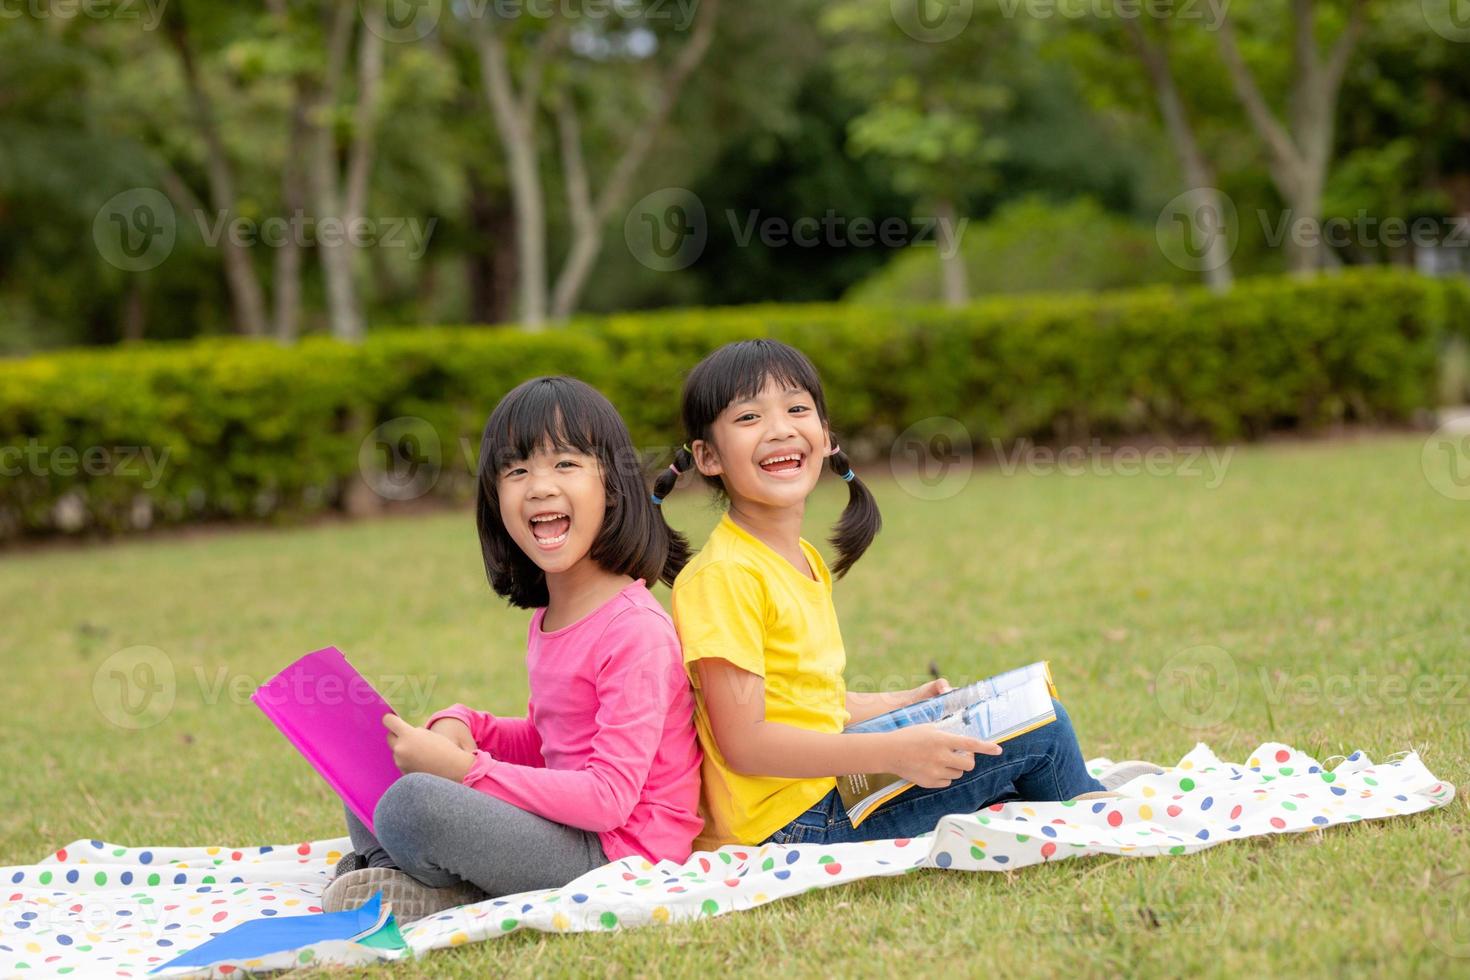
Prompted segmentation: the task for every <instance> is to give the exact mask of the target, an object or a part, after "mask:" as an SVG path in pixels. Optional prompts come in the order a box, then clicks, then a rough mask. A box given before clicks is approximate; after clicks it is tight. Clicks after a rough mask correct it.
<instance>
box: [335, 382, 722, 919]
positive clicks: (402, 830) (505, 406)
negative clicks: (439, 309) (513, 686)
mask: <svg viewBox="0 0 1470 980" xmlns="http://www.w3.org/2000/svg"><path fill="white" fill-rule="evenodd" d="M476 524H477V525H478V527H479V534H480V549H481V554H482V556H483V558H484V562H485V572H486V575H487V576H488V578H489V580H490V585H491V587H492V588H493V589H494V590H495V592H497V593H498V594H499V595H501V596H503V597H504V598H505V599H506V600H507V601H509V602H510V603H511V604H512V605H515V606H519V607H521V608H526V609H534V610H535V612H534V613H533V614H532V616H531V624H530V627H529V630H528V639H527V645H526V667H527V670H528V673H529V686H530V705H529V710H528V712H527V716H526V717H524V718H500V717H496V716H495V715H493V714H490V713H489V712H484V711H476V710H475V709H473V708H469V707H466V706H465V705H463V704H456V705H454V706H452V707H450V708H446V709H445V710H443V711H440V712H438V713H437V714H435V715H433V716H432V717H431V718H430V719H429V721H428V723H427V725H426V726H425V727H423V728H416V727H414V726H412V725H410V724H408V723H407V722H406V721H404V720H403V719H401V718H399V717H397V716H396V715H385V716H384V719H383V721H384V724H385V726H386V727H387V728H388V732H387V738H388V740H389V744H390V745H391V746H392V748H393V753H394V760H395V761H396V762H397V763H398V767H399V769H400V770H402V771H403V773H404V775H403V777H402V778H400V779H399V780H398V781H397V782H395V783H393V785H392V786H390V787H389V788H388V791H387V792H386V793H385V794H384V795H383V797H382V799H381V800H380V801H379V802H378V804H377V806H376V808H375V809H374V811H373V825H374V828H375V830H376V834H374V833H373V832H372V831H370V830H369V829H368V828H367V826H366V825H364V824H363V823H362V821H361V820H359V819H357V817H356V816H354V815H353V814H352V813H351V811H347V825H348V832H349V834H350V836H351V838H352V844H353V848H354V852H353V854H351V855H349V856H348V859H346V860H344V864H343V866H339V871H341V872H342V873H340V874H339V876H338V877H337V878H336V879H334V880H333V882H332V883H331V884H330V885H329V886H328V888H327V892H326V894H325V895H324V896H323V908H324V910H325V911H328V912H334V911H341V910H343V909H349V908H356V907H358V906H359V905H361V904H363V903H364V902H366V901H367V900H368V899H369V898H371V897H372V895H373V894H374V893H375V892H377V891H379V890H382V891H383V892H384V898H385V900H388V901H392V902H393V904H394V908H395V910H396V911H397V912H398V916H399V919H400V921H412V920H413V919H416V918H421V917H422V916H424V915H428V914H431V913H433V912H436V911H440V910H442V909H445V908H448V907H451V906H454V905H460V904H464V903H467V902H475V901H480V900H483V899H484V898H486V897H493V896H499V895H505V894H510V893H515V892H521V891H529V890H532V889H537V888H552V887H558V886H561V885H564V884H566V883H567V882H569V881H571V880H572V879H574V878H577V877H579V876H580V875H582V874H584V873H586V872H587V871H590V870H592V869H594V868H597V867H600V866H601V865H603V864H606V863H607V862H608V861H613V860H617V859H619V858H624V857H630V856H631V857H640V858H646V859H648V860H649V861H659V860H665V859H667V860H670V861H674V862H683V861H684V860H685V859H686V858H687V857H688V856H689V852H690V844H691V842H692V841H693V839H694V837H695V836H696V835H697V834H698V833H699V831H700V828H701V826H702V821H701V820H700V817H699V815H698V804H699V769H700V753H699V748H698V745H697V743H696V740H695V733H694V725H693V710H694V702H693V696H692V694H691V692H690V688H689V684H688V681H687V680H686V678H685V675H684V670H683V659H682V656H681V653H680V648H679V640H678V636H677V634H676V633H675V631H674V626H673V622H672V620H670V618H669V616H668V614H667V613H665V612H664V610H663V608H662V607H661V606H660V605H659V603H658V601H657V600H656V599H654V598H653V595H652V594H651V593H650V592H649V591H648V583H649V582H653V581H658V580H662V581H663V582H665V583H671V582H672V581H673V579H674V576H675V575H677V574H678V572H679V570H680V569H681V568H683V566H684V564H685V562H686V561H687V560H688V558H689V547H688V544H687V542H686V541H685V540H684V538H683V536H682V535H680V534H678V533H677V532H674V531H672V530H670V528H669V527H668V525H667V524H666V523H665V522H664V519H663V517H662V515H661V514H660V512H659V509H658V508H657V507H655V506H654V504H653V501H652V500H651V498H650V496H649V493H648V491H647V489H646V487H645V485H644V482H643V474H642V472H641V469H640V467H639V466H638V457H637V454H636V453H635V452H634V449H633V444H632V440H631V438H630V437H629V435H628V430H627V427H626V426H625V425H624V424H623V421H622V419H621V418H620V417H619V416H618V413H617V411H616V409H614V408H613V406H612V404H611V403H610V402H608V400H607V399H606V398H604V397H603V396H602V395H601V394H600V393H599V392H598V391H596V390H595V389H594V388H592V387H590V386H588V385H586V384H584V383H583V382H581V381H577V380H576V379H574V378H567V377H547V378H536V379H534V380H531V381H527V382H525V383H524V384H522V385H520V386H518V387H517V388H516V389H515V390H513V391H512V392H511V393H510V394H508V395H507V396H506V397H505V398H504V399H503V400H502V401H501V402H500V404H499V405H497V406H496V408H495V411H494V412H493V413H492V414H491V415H490V419H489V421H488V422H487V423H486V424H485V432H484V436H483V438H482V440H481V443H480V468H479V490H478V495H477V504H476Z"/></svg>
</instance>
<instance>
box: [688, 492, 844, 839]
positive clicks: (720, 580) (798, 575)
mask: <svg viewBox="0 0 1470 980" xmlns="http://www.w3.org/2000/svg"><path fill="white" fill-rule="evenodd" d="M801 550H802V552H803V553H804V554H805V555H806V559H807V561H808V562H809V563H810V564H811V567H812V571H813V572H815V573H816V575H817V578H816V579H812V578H811V577H809V576H808V575H807V574H806V573H805V572H803V571H800V570H798V569H797V568H796V567H795V566H793V565H792V564H791V562H789V561H787V560H786V559H785V558H783V557H781V556H780V555H779V554H777V553H776V552H775V551H774V550H773V549H772V548H771V547H770V546H769V545H767V544H766V543H765V542H764V541H761V540H760V539H759V538H757V537H755V536H754V535H753V534H751V533H750V532H749V531H746V530H745V529H743V528H741V527H740V526H739V525H738V524H736V523H735V522H734V521H732V520H731V519H730V515H729V514H726V515H724V516H723V517H722V518H721V519H720V523H719V524H718V525H716V527H715V529H714V531H712V532H711V533H710V536H709V540H708V541H707V542H705V545H704V548H702V549H701V550H700V552H699V554H697V555H695V556H694V558H693V560H691V561H690V562H689V564H688V565H686V566H685V567H684V570H683V571H682V572H680V573H679V577H678V578H677V579H676V580H675V581H674V596H673V603H674V626H675V627H676V628H677V629H678V631H679V642H680V644H682V645H683V648H684V669H685V670H686V671H687V672H688V674H689V679H690V682H691V683H692V684H693V685H694V726H695V731H696V732H697V733H698V735H699V744H700V748H702V749H703V750H704V764H703V769H702V776H703V781H704V786H703V790H702V792H701V800H702V803H703V809H704V811H705V813H704V817H705V821H704V832H703V833H702V834H700V836H699V838H698V839H697V840H696V841H695V843H694V846H695V848H696V849H697V850H710V849H713V848H715V847H719V846H720V845H722V844H737V843H739V844H757V843H759V842H761V841H763V840H765V839H766V838H767V837H769V836H770V835H771V833H772V832H773V831H776V830H779V829H780V828H782V827H784V826H786V824H788V823H790V822H791V821H792V820H793V819H795V818H796V817H797V815H798V814H801V813H802V812H804V811H806V810H807V809H809V808H810V807H811V806H812V804H814V803H816V802H817V801H818V800H820V799H821V798H822V797H823V796H826V795H827V793H829V792H831V790H832V788H833V787H834V786H835V785H836V780H835V779H834V778H833V777H831V776H822V777H818V778H813V779H788V778H784V777H780V776H747V775H742V774H740V773H737V772H733V771H731V769H730V767H729V766H728V765H726V764H725V758H724V756H722V755H721V754H720V749H719V746H717V745H716V744H715V739H714V733H713V730H712V729H711V728H710V722H709V714H708V712H707V710H706V707H705V703H704V694H703V692H702V691H701V690H700V689H699V675H698V673H697V672H696V670H695V668H694V662H695V661H696V660H699V659H701V658H704V657H719V658H721V659H724V660H728V661H729V662H730V663H732V664H734V665H735V666H736V667H739V668H740V669H742V670H748V671H750V672H751V673H752V674H758V675H760V676H761V677H763V678H765V703H766V720H767V721H773V722H780V723H781V724H783V725H792V726H794V727H796V728H805V729H808V730H810V731H814V732H831V733H836V732H840V731H842V729H843V726H844V725H846V724H847V721H848V718H849V715H848V713H847V686H846V684H845V683H844V682H843V679H842V671H843V668H844V667H845V666H846V664H847V654H846V653H845V652H844V650H843V648H842V634H841V632H840V631H839V630H838V628H837V610H836V609H835V608H834V607H833V605H832V573H831V572H830V571H828V569H827V563H826V562H824V561H823V560H822V556H821V554H820V553H818V551H817V549H816V548H814V547H812V545H811V543H810V542H808V541H807V540H806V539H805V538H802V539H801Z"/></svg>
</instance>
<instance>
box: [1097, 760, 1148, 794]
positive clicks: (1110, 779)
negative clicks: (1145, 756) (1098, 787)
mask: <svg viewBox="0 0 1470 980" xmlns="http://www.w3.org/2000/svg"><path fill="white" fill-rule="evenodd" d="M1163 771H1164V770H1163V769H1162V768H1161V767H1159V766H1156V765H1154V764H1153V763H1152V762H1144V761H1142V760H1140V759H1130V760H1129V761H1127V762H1115V763H1113V764H1112V765H1111V766H1108V767H1107V768H1106V769H1104V770H1103V771H1102V772H1100V773H1098V777H1097V781H1098V782H1100V783H1102V784H1103V788H1104V789H1109V790H1113V789H1117V788H1118V787H1119V786H1122V785H1123V784H1124V783H1129V782H1132V781H1133V780H1135V779H1137V778H1138V777H1139V776H1157V775H1158V774H1159V773H1161V772H1163Z"/></svg>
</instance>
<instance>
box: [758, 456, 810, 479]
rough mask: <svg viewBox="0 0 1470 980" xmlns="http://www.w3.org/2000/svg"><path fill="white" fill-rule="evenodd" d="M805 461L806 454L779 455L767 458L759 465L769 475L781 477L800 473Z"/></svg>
mask: <svg viewBox="0 0 1470 980" xmlns="http://www.w3.org/2000/svg"><path fill="white" fill-rule="evenodd" d="M805 460H806V454H805V453H778V454H776V455H774V456H767V457H766V458H765V459H763V460H761V461H760V464H759V465H760V468H761V469H763V470H765V471H766V472H767V473H774V474H776V475H778V476H780V475H787V474H791V473H799V472H800V471H801V466H802V463H803V462H804V461H805Z"/></svg>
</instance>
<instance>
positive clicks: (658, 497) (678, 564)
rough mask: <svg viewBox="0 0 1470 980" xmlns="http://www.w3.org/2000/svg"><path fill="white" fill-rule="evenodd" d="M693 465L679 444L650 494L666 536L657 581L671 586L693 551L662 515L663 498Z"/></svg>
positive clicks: (692, 455)
mask: <svg viewBox="0 0 1470 980" xmlns="http://www.w3.org/2000/svg"><path fill="white" fill-rule="evenodd" d="M693 465H694V454H692V453H691V452H690V451H689V450H688V449H686V448H684V447H683V446H680V447H679V448H678V449H676V450H675V451H674V461H673V462H672V463H670V464H669V465H668V466H667V467H666V468H665V469H664V470H663V471H661V472H660V473H659V475H658V478H657V479H655V480H654V481H653V493H652V494H651V495H650V497H651V499H652V500H653V504H654V507H655V508H656V509H657V510H658V513H659V520H660V521H661V522H662V523H663V529H664V533H665V534H666V535H667V536H668V541H669V548H668V554H667V555H665V557H664V567H663V571H662V572H661V573H660V575H659V581H661V582H663V583H664V584H665V585H668V586H672V585H673V584H674V579H675V578H677V577H678V575H679V572H681V571H683V569H684V566H685V565H687V564H689V558H690V556H691V555H692V554H693V552H692V551H691V550H690V548H689V539H688V538H687V537H685V536H684V534H683V533H682V532H680V531H676V530H674V528H673V527H672V526H671V525H670V524H669V519H668V517H667V516H665V515H664V509H663V506H662V505H663V502H664V498H665V497H667V496H668V495H669V494H671V493H673V492H674V486H675V485H676V484H677V483H678V482H679V474H681V473H683V472H684V471H685V470H687V469H689V467H691V466H693Z"/></svg>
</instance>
